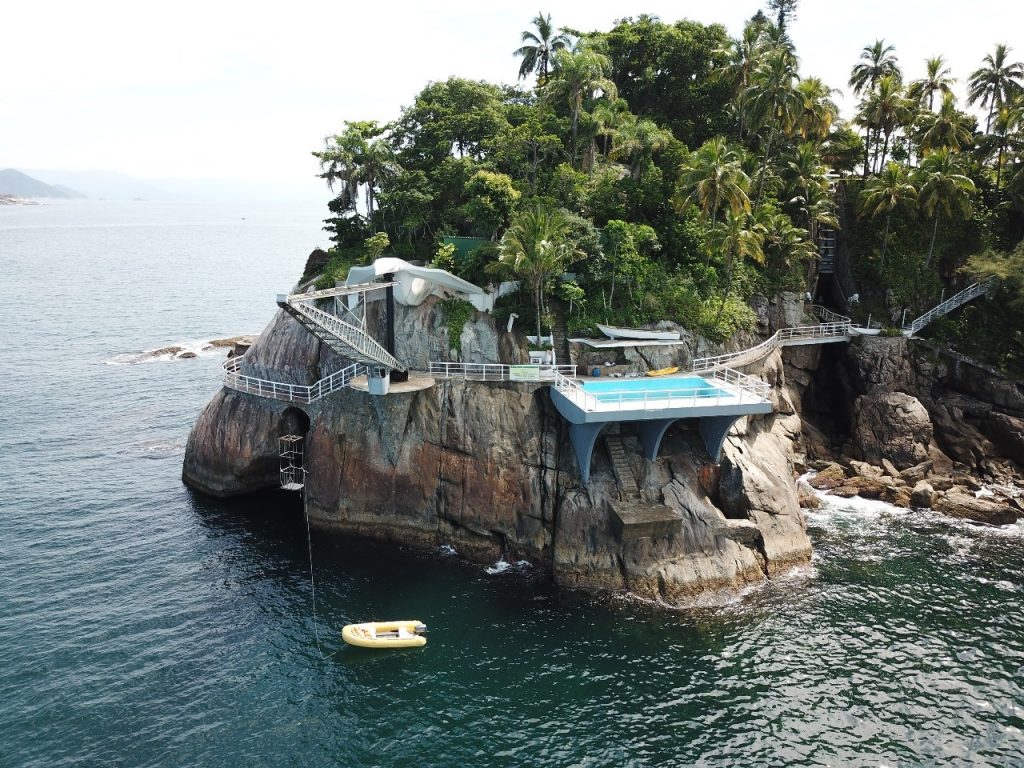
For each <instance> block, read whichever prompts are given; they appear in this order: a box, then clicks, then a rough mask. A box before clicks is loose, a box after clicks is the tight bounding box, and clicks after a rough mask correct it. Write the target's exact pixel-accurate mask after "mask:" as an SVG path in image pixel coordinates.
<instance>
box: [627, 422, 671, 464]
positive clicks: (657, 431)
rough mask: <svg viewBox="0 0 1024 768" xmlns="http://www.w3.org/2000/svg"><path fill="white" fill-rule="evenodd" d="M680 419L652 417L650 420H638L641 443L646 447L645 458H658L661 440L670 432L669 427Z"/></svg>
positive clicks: (651, 459)
mask: <svg viewBox="0 0 1024 768" xmlns="http://www.w3.org/2000/svg"><path fill="white" fill-rule="evenodd" d="M677 420H678V419H650V420H649V421H638V422H636V424H637V430H638V431H639V432H640V445H641V446H642V447H643V449H644V458H646V459H649V460H650V461H654V460H655V459H656V458H658V449H659V448H660V447H661V440H662V438H663V437H665V433H666V432H668V428H669V427H671V426H672V423H673V422H675V421H677Z"/></svg>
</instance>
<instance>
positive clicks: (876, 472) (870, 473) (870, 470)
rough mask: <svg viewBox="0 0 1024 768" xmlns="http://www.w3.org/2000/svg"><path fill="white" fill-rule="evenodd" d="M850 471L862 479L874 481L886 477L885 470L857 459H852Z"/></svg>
mask: <svg viewBox="0 0 1024 768" xmlns="http://www.w3.org/2000/svg"><path fill="white" fill-rule="evenodd" d="M850 469H852V470H853V471H854V472H855V473H856V474H857V475H858V476H860V477H870V478H872V479H874V480H877V479H878V478H880V477H884V476H885V470H884V469H882V468H881V467H876V466H874V465H872V464H868V463H867V462H866V461H857V460H856V459H852V460H851V461H850Z"/></svg>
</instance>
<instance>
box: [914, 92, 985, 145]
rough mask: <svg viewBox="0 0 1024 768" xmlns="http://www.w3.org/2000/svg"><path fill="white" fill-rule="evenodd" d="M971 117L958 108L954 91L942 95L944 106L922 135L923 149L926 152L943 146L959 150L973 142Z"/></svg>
mask: <svg viewBox="0 0 1024 768" xmlns="http://www.w3.org/2000/svg"><path fill="white" fill-rule="evenodd" d="M970 123H971V118H969V117H968V116H967V115H965V114H964V113H963V112H960V111H959V110H958V109H957V108H956V98H955V97H954V96H953V94H952V93H946V94H943V96H942V106H941V107H939V111H938V113H937V114H936V115H935V117H934V119H932V120H931V121H930V122H929V123H928V124H927V127H926V129H925V132H924V135H923V136H922V137H921V151H922V152H923V153H925V154H928V153H929V152H934V151H935V150H936V149H940V148H942V147H946V148H948V149H949V150H950V151H951V152H959V151H960V150H961V149H962V148H963V147H965V146H967V145H968V144H970V143H971V141H972V139H973V136H972V135H971V130H970V128H969V127H968V126H969V125H970Z"/></svg>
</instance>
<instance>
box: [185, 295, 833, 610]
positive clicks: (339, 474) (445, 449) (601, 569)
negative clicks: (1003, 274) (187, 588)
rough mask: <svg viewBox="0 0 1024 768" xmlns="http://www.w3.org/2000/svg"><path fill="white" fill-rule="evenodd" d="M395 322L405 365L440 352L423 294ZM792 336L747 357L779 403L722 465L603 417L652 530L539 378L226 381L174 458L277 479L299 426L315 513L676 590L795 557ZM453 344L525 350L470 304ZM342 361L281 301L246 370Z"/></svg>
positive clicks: (314, 518) (430, 305)
mask: <svg viewBox="0 0 1024 768" xmlns="http://www.w3.org/2000/svg"><path fill="white" fill-rule="evenodd" d="M785 311H788V310H782V309H779V310H777V311H774V313H775V316H776V317H778V318H781V317H782V316H783V315H784V314H785ZM772 322H773V323H774V322H776V319H775V318H773V319H772ZM396 337H397V338H398V339H400V340H401V341H400V342H399V345H398V350H397V351H398V353H399V357H402V358H404V359H406V360H409V361H411V363H412V366H411V367H413V368H420V369H422V368H425V367H426V364H427V362H429V360H431V359H433V360H437V359H446V358H449V357H450V356H452V353H451V351H450V350H449V349H448V344H447V329H446V328H445V324H444V318H443V315H442V313H441V312H440V311H439V309H438V307H437V305H436V302H435V301H433V300H428V301H427V302H426V303H425V304H424V305H422V306H420V307H417V308H401V312H400V315H399V318H398V327H397V329H396ZM697 349H700V350H701V353H704V351H705V349H707V348H706V347H705V346H704V343H703V342H700V345H699V346H698V343H697V342H695V343H694V346H693V347H692V348H687V350H686V352H685V353H684V354H692V353H693V351H695V350H697ZM707 351H708V352H709V353H711V354H715V353H717V352H719V351H720V349H713V348H712V349H708V350H707ZM794 351H795V352H797V353H798V354H797V355H796V357H797V358H800V357H801V355H802V356H803V358H805V359H803V361H802V363H801V362H800V361H799V360H798V364H797V365H785V366H784V365H783V363H782V358H781V356H780V354H779V353H775V354H774V355H773V356H772V357H770V358H769V359H768V360H767V361H766V362H765V363H764V364H762V365H761V366H759V369H758V371H757V372H758V373H760V374H761V375H763V376H764V377H765V378H766V380H768V381H769V382H770V383H772V384H773V386H774V390H773V391H774V394H773V397H774V398H775V400H776V404H777V406H778V408H777V412H776V413H775V414H772V415H770V416H767V417H748V418H746V419H744V420H743V421H742V422H740V423H739V424H738V425H737V427H736V429H734V431H733V433H732V435H731V436H730V437H729V438H728V440H727V442H726V446H725V458H724V460H723V461H722V463H721V465H720V466H719V467H716V466H714V465H713V464H712V463H711V462H710V460H709V458H708V456H707V454H706V450H705V449H704V447H703V443H702V442H701V440H700V439H699V437H698V436H697V434H696V431H695V429H694V428H693V426H692V425H691V424H688V423H687V422H677V423H676V425H675V426H673V427H672V428H671V429H670V431H669V434H668V435H667V437H666V439H665V440H664V442H663V445H662V449H661V454H660V456H659V457H658V458H657V459H656V460H654V461H648V460H646V459H645V458H643V457H642V455H641V454H640V450H639V441H638V439H637V435H636V433H635V430H633V429H632V428H631V427H630V426H629V425H628V424H623V425H622V426H621V427H608V428H606V429H609V430H618V436H619V437H620V438H621V440H622V443H623V445H624V446H625V448H626V449H627V451H626V452H627V458H628V461H629V463H630V468H631V470H632V472H633V475H634V476H635V478H636V479H637V483H638V486H639V488H640V490H641V497H642V498H641V500H640V503H641V504H643V503H650V504H657V505H664V506H667V507H669V508H670V509H671V510H674V513H675V514H676V515H677V516H678V523H675V524H673V525H672V526H671V529H670V530H665V531H663V532H662V533H661V534H659V535H656V536H642V537H636V538H634V537H630V536H628V535H624V534H623V531H622V528H621V526H620V525H617V524H616V520H617V518H616V513H615V511H614V509H613V508H614V507H615V506H616V505H617V504H619V502H620V501H621V499H620V490H619V486H618V484H617V483H616V479H615V476H614V473H613V470H612V466H611V462H610V460H609V458H608V456H607V454H606V453H605V452H604V450H603V447H602V444H601V443H600V442H599V444H598V448H597V450H595V456H594V459H593V466H592V471H591V481H590V482H589V483H588V484H586V485H584V484H582V483H581V481H580V470H579V467H578V466H577V465H576V458H575V454H574V453H573V451H572V449H571V444H570V442H569V439H568V434H567V433H568V430H567V425H566V424H565V423H564V421H563V420H562V419H561V417H560V416H559V415H558V414H557V412H556V411H555V410H554V407H553V405H552V403H551V400H550V397H549V395H548V392H547V386H545V385H539V384H525V383H516V384H512V383H485V382H472V381H469V382H467V381H461V380H438V381H436V382H435V383H434V384H433V385H432V386H428V387H426V388H422V389H419V390H416V391H410V392H405V393H395V392H393V393H392V394H389V395H388V396H386V397H373V396H370V395H368V394H367V393H365V392H361V391H357V390H355V389H346V390H343V391H340V392H336V393H334V394H332V395H330V396H328V397H326V398H323V399H321V400H319V401H317V402H314V403H312V404H310V405H305V406H302V407H301V408H295V407H291V406H289V405H288V404H287V403H283V402H279V401H275V400H270V399H265V398H260V397H256V396H253V395H249V394H243V393H240V392H235V391H232V390H228V389H224V390H222V391H221V392H220V393H219V394H218V395H217V396H216V397H215V398H214V399H213V400H212V401H211V402H210V403H209V405H208V406H207V407H206V409H205V410H204V412H203V413H202V415H201V416H200V418H199V420H198V422H197V423H196V425H195V428H194V429H193V431H192V434H191V436H190V438H189V443H188V448H187V452H186V458H185V465H184V471H183V474H184V478H185V480H186V482H188V483H189V484H191V485H193V486H195V487H196V488H199V489H200V490H203V491H205V492H208V493H214V494H218V495H232V494H238V493H247V492H252V491H256V490H260V489H263V488H270V487H274V486H276V484H277V466H278V464H277V462H278V459H277V455H278V444H277V441H278V437H279V436H280V435H282V434H285V433H289V432H296V431H297V432H303V431H304V430H306V428H307V425H308V431H307V432H306V447H305V450H306V469H307V470H308V475H307V479H306V490H305V492H306V494H307V508H308V511H309V514H310V519H311V522H313V523H314V524H315V525H318V526H321V527H324V528H330V529H334V530H337V531H341V532H344V533H346V534H352V535H360V536H368V537H373V538H376V539H383V540H391V541H396V542H402V543H405V544H412V545H418V546H423V547H436V546H438V545H441V544H450V545H452V546H454V547H456V549H457V550H458V551H459V552H460V553H462V554H463V555H464V556H466V557H469V558H473V559H478V560H493V559H495V558H497V557H499V556H505V557H516V558H527V559H530V560H533V561H535V562H536V563H538V564H541V565H543V566H544V567H546V568H548V569H550V571H551V573H552V574H553V576H554V578H555V579H556V580H557V581H558V582H560V583H562V584H566V585H572V586H580V587H586V588H600V589H613V590H627V591H630V592H632V593H635V594H638V595H641V596H644V597H648V598H652V599H658V600H662V601H665V602H668V603H672V604H678V603H682V602H686V601H688V600H691V599H693V598H695V597H698V596H700V595H703V594H706V593H708V592H709V591H714V590H718V589H722V588H736V587H740V586H743V585H745V584H750V583H758V582H761V581H763V580H764V579H766V578H769V577H771V576H773V575H775V574H777V573H779V572H781V571H783V570H785V569H787V568H790V567H792V566H794V565H799V564H802V563H806V562H807V561H808V560H809V557H810V551H811V547H810V541H809V539H808V537H807V534H806V531H805V528H804V522H803V517H802V514H801V512H800V509H799V505H798V502H797V495H796V489H795V484H794V480H793V478H794V457H795V446H796V445H797V441H798V440H799V437H800V433H801V422H800V417H799V415H797V413H796V407H795V406H794V404H795V403H796V404H798V403H800V401H801V391H802V386H803V382H805V381H806V380H808V378H809V375H808V374H807V370H806V368H807V367H810V366H813V365H815V364H816V361H817V358H816V357H815V356H814V355H813V354H809V353H806V352H801V351H798V350H794ZM462 353H463V357H464V358H465V359H466V360H468V361H474V362H499V361H503V362H518V361H521V360H524V359H525V358H526V350H525V347H524V345H522V344H521V343H520V342H519V341H517V340H516V337H514V336H512V335H510V334H505V333H503V332H498V331H497V330H496V329H495V327H494V324H493V321H492V320H491V318H490V317H488V316H485V315H480V314H477V315H475V317H474V318H473V320H472V321H471V322H470V323H468V324H467V325H466V327H465V328H464V330H463V332H462ZM788 354H789V353H787V355H788ZM343 363H344V361H342V360H339V359H337V358H336V356H334V355H333V353H330V352H329V351H327V350H324V349H321V346H320V344H319V343H318V342H317V341H316V340H315V339H314V338H313V337H312V336H311V335H309V334H308V333H306V331H305V330H304V329H302V328H301V326H299V325H298V324H297V323H295V322H294V321H293V320H292V319H291V318H290V317H288V316H287V315H285V314H283V313H281V314H278V316H277V317H276V318H275V319H274V321H273V322H272V323H271V325H270V326H269V327H268V329H267V330H266V331H265V332H264V334H263V335H262V336H261V337H260V338H259V340H258V341H257V343H256V344H255V345H254V347H253V348H252V349H251V350H250V352H249V353H248V354H247V355H246V363H245V367H243V371H242V372H243V373H248V374H249V375H254V376H260V377H263V378H268V379H277V380H287V381H292V382H294V383H299V384H308V383H311V382H312V381H315V380H316V379H317V378H320V377H321V376H323V375H325V374H326V373H329V372H330V371H331V370H334V369H336V368H337V367H340V366H341V365H342V364H343ZM637 364H638V365H639V362H638V363H637ZM800 365H804V366H805V368H801V367H800ZM644 368H646V365H645V366H644Z"/></svg>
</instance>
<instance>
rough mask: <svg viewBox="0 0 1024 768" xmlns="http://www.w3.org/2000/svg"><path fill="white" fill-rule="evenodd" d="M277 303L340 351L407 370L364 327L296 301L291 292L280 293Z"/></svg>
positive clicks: (386, 365)
mask: <svg viewBox="0 0 1024 768" xmlns="http://www.w3.org/2000/svg"><path fill="white" fill-rule="evenodd" d="M277 304H278V306H279V307H281V309H283V310H284V311H285V312H287V313H288V314H290V315H291V316H292V317H294V318H295V319H296V320H298V321H299V322H300V323H301V324H302V325H303V326H305V327H306V328H307V329H308V330H309V331H310V332H311V333H312V334H313V335H314V336H316V337H317V338H319V339H321V340H322V341H323V342H325V343H326V344H327V345H328V346H329V347H331V349H333V350H334V351H335V352H337V353H338V354H340V355H344V356H345V357H348V358H351V359H353V360H356V361H357V362H360V363H366V364H367V365H382V366H385V367H387V368H391V369H393V370H397V371H404V370H405V366H404V365H402V364H401V363H400V362H398V360H396V359H395V357H394V356H393V355H392V354H391V353H390V352H388V351H387V350H386V349H384V347H382V346H381V345H380V344H379V343H378V342H377V341H376V340H374V339H372V338H371V337H370V336H369V335H367V334H366V332H364V331H363V330H362V329H360V328H357V327H356V326H354V325H350V324H349V323H346V322H345V321H344V320H342V319H340V318H338V317H335V316H334V315H332V314H330V313H328V312H324V311H323V310H322V309H317V308H316V307H313V306H310V305H309V304H306V303H305V302H303V301H293V300H292V298H291V297H289V296H278V298H277Z"/></svg>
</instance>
